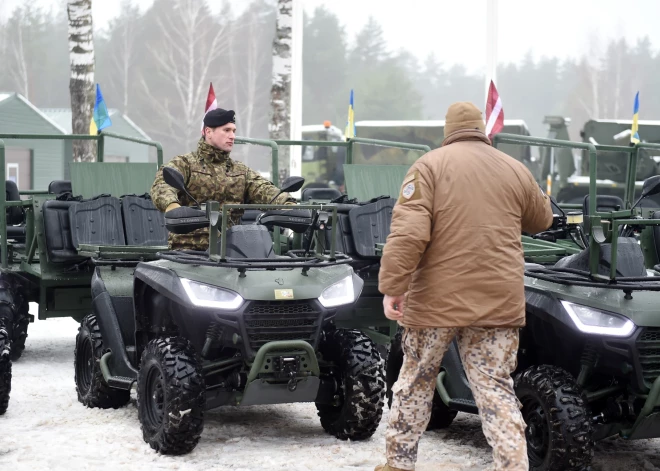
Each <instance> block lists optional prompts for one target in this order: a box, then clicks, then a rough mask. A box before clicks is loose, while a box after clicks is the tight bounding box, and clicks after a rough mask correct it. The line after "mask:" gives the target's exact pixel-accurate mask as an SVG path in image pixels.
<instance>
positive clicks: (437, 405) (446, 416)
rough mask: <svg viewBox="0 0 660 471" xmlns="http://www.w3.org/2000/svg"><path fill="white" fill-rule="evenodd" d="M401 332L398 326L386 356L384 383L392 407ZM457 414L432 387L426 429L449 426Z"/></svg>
mask: <svg viewBox="0 0 660 471" xmlns="http://www.w3.org/2000/svg"><path fill="white" fill-rule="evenodd" d="M402 334H403V329H401V327H399V328H398V329H397V331H396V334H395V335H394V339H392V344H391V347H390V354H389V356H388V357H387V363H386V367H385V371H386V383H387V406H388V407H389V408H390V409H391V408H392V397H393V393H392V387H393V386H394V383H396V381H397V380H398V379H399V372H400V371H401V366H403V348H402V346H401V338H402ZM456 415H458V411H455V410H453V409H450V408H449V407H447V405H446V404H445V403H444V402H442V399H441V398H440V394H438V391H437V390H436V389H435V388H434V389H433V402H432V404H431V418H430V420H429V423H428V425H427V426H426V430H439V429H443V428H447V427H449V426H450V425H451V424H452V422H453V421H454V419H455V418H456Z"/></svg>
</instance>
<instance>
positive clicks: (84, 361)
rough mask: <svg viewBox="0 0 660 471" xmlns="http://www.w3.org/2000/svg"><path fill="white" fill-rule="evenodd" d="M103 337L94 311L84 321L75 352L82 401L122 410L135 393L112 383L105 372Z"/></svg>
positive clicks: (78, 387) (77, 389) (84, 403)
mask: <svg viewBox="0 0 660 471" xmlns="http://www.w3.org/2000/svg"><path fill="white" fill-rule="evenodd" d="M103 353H104V352H103V338H102V336H101V330H100V329H99V324H98V321H97V320H96V316H95V315H94V314H89V315H88V316H86V317H85V318H84V319H83V320H82V322H81V323H80V327H79V328H78V334H77V335H76V347H75V350H74V352H73V367H74V375H75V377H74V378H75V382H76V392H77V393H78V401H79V402H81V403H82V404H83V405H85V406H86V407H98V408H101V409H110V408H112V409H118V408H119V407H122V406H124V405H126V404H128V402H129V401H130V399H131V392H130V391H126V390H125V389H116V388H112V387H110V386H108V383H106V382H105V379H104V378H103V373H102V372H101V357H102V356H103Z"/></svg>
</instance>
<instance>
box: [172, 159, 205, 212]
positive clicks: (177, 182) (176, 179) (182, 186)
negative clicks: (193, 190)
mask: <svg viewBox="0 0 660 471" xmlns="http://www.w3.org/2000/svg"><path fill="white" fill-rule="evenodd" d="M163 180H165V183H167V184H168V185H169V186H171V187H172V188H176V189H177V190H179V191H183V192H184V193H185V194H186V195H188V198H190V199H191V200H193V201H194V202H195V204H196V205H197V206H199V203H198V202H197V200H196V199H195V198H193V196H192V195H191V194H190V192H188V188H186V183H185V182H184V181H183V175H181V174H180V173H179V172H177V171H176V170H174V169H173V168H172V167H163Z"/></svg>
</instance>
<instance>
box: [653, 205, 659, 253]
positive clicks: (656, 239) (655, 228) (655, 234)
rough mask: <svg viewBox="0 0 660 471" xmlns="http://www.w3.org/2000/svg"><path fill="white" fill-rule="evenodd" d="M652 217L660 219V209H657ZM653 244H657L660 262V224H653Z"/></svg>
mask: <svg viewBox="0 0 660 471" xmlns="http://www.w3.org/2000/svg"><path fill="white" fill-rule="evenodd" d="M651 219H660V211H656V212H654V213H653V215H652V216H651ZM653 243H654V244H653V245H655V256H656V262H657V263H660V226H653Z"/></svg>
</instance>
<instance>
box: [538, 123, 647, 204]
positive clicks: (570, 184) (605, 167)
mask: <svg viewBox="0 0 660 471" xmlns="http://www.w3.org/2000/svg"><path fill="white" fill-rule="evenodd" d="M546 123H548V124H550V126H551V134H550V135H549V137H550V138H557V139H567V140H568V139H569V136H568V130H567V126H568V123H569V121H565V122H562V118H560V117H556V116H553V117H546ZM631 127H632V121H630V120H606V119H592V120H589V121H587V122H586V123H585V124H584V126H583V128H582V130H581V131H580V138H581V140H582V142H584V143H589V144H593V145H597V146H598V158H597V159H596V162H597V170H598V172H597V173H598V180H597V182H596V184H597V187H598V191H599V193H600V194H602V195H611V196H617V197H619V198H622V197H623V193H624V188H625V185H626V168H627V166H628V165H629V161H628V160H629V157H628V156H629V154H627V153H625V152H622V151H621V150H620V149H617V148H616V146H630V132H631ZM553 131H554V135H553ZM639 135H640V137H641V140H642V142H646V143H651V144H654V143H659V142H660V121H639ZM550 152H552V151H550V150H547V151H546V153H545V155H544V156H543V158H542V161H543V171H542V172H541V173H542V177H547V175H549V174H550V173H552V181H553V182H554V185H555V188H553V189H552V190H551V191H550V194H553V195H555V196H556V198H557V201H558V202H559V203H568V204H582V201H583V200H584V198H585V196H586V195H587V194H588V193H589V177H588V175H589V159H588V158H587V154H586V153H585V152H586V151H582V152H578V153H576V156H575V157H576V158H575V165H574V166H573V159H571V158H570V156H569V153H570V151H569V150H568V149H563V150H556V151H555V152H559V154H558V155H556V156H555V158H554V162H553V163H554V170H553V171H550V170H549V168H550V165H551V158H550V157H549V155H550ZM659 162H660V152H658V151H656V150H652V149H644V148H642V149H640V151H639V156H638V158H637V160H636V169H635V171H634V172H633V175H634V179H635V194H636V195H637V196H639V195H640V194H641V191H642V185H643V181H644V180H645V179H647V178H649V177H651V176H653V175H657V174H658V173H659V170H658V164H659ZM542 186H543V185H542ZM544 189H546V190H547V187H544ZM657 198H658V197H657V196H651V197H650V198H648V199H647V200H645V202H644V204H647V205H648V204H650V203H651V202H653V201H655V199H657Z"/></svg>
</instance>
